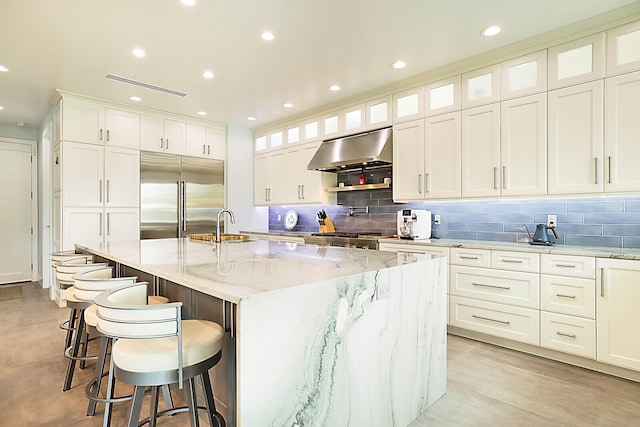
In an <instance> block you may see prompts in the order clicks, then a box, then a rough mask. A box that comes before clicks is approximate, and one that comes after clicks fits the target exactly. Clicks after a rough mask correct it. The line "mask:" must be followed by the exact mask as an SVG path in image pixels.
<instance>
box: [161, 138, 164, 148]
mask: <svg viewBox="0 0 640 427" xmlns="http://www.w3.org/2000/svg"><path fill="white" fill-rule="evenodd" d="M160 148H164V138H160Z"/></svg>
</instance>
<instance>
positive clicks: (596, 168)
mask: <svg viewBox="0 0 640 427" xmlns="http://www.w3.org/2000/svg"><path fill="white" fill-rule="evenodd" d="M593 160H594V164H595V173H596V184H597V183H598V158H597V157H596V158H595V159H593Z"/></svg>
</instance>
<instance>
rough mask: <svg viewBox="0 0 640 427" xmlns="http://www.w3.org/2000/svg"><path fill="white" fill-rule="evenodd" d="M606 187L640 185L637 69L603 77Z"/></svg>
mask: <svg viewBox="0 0 640 427" xmlns="http://www.w3.org/2000/svg"><path fill="white" fill-rule="evenodd" d="M605 130H606V133H605V139H604V159H605V163H604V171H605V179H604V189H605V191H638V189H640V173H638V165H640V72H635V73H629V74H623V75H620V76H616V77H611V78H608V79H607V80H606V103H605Z"/></svg>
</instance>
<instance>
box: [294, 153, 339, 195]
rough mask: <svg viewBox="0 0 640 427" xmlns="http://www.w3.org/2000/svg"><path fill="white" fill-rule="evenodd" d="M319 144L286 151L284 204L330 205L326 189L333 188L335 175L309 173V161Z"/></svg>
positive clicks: (316, 172)
mask: <svg viewBox="0 0 640 427" xmlns="http://www.w3.org/2000/svg"><path fill="white" fill-rule="evenodd" d="M319 145H320V142H312V143H310V144H304V145H299V146H295V147H291V148H289V149H287V152H286V155H285V164H286V167H285V170H286V173H287V175H286V178H285V181H286V188H287V189H286V192H285V201H284V203H295V204H303V203H324V204H327V203H330V200H329V197H331V198H332V199H334V198H335V195H331V196H330V195H329V193H328V192H327V191H326V188H327V187H335V185H336V180H337V175H336V174H334V173H326V172H318V171H310V170H308V169H307V165H308V164H309V161H310V160H311V158H312V157H313V155H314V154H315V152H316V150H317V149H318V146H319ZM334 201H335V200H334Z"/></svg>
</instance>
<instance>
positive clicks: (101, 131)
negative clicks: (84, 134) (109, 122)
mask: <svg viewBox="0 0 640 427" xmlns="http://www.w3.org/2000/svg"><path fill="white" fill-rule="evenodd" d="M100 141H102V129H100Z"/></svg>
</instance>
